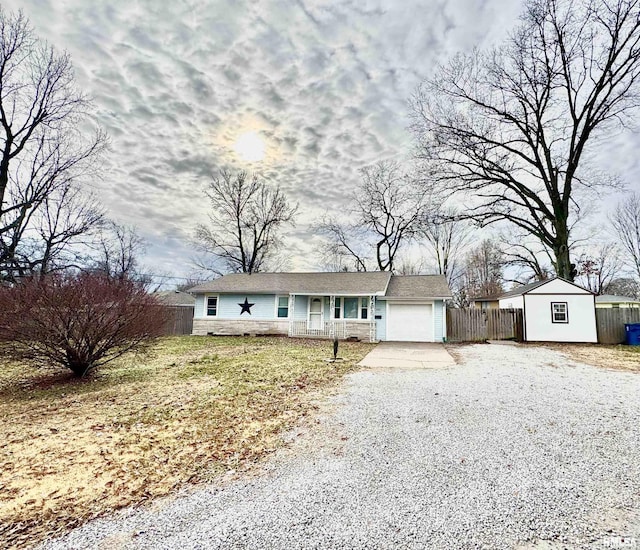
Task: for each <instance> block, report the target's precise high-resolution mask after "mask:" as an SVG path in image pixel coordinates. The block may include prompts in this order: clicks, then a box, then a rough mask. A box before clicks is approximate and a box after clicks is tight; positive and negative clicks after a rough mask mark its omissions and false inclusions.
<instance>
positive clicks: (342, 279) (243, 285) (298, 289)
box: [190, 271, 391, 296]
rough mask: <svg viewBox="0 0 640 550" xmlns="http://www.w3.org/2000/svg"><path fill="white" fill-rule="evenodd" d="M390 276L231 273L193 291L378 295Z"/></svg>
mask: <svg viewBox="0 0 640 550" xmlns="http://www.w3.org/2000/svg"><path fill="white" fill-rule="evenodd" d="M390 277H391V273H389V272H388V271H368V272H363V273H342V272H341V273H252V274H247V273H231V274H229V275H225V276H223V277H220V278H219V279H215V280H214V281H209V282H206V283H203V284H201V285H198V286H195V287H193V288H192V289H191V290H190V292H195V293H202V292H239V293H242V294H245V293H249V294H274V293H275V294H289V293H294V294H362V295H365V294H377V295H380V296H382V295H384V293H385V291H386V289H387V285H388V284H389V278H390Z"/></svg>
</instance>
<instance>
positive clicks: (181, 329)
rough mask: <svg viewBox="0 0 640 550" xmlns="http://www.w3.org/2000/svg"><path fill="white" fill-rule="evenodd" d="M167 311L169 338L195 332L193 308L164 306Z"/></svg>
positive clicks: (167, 333)
mask: <svg viewBox="0 0 640 550" xmlns="http://www.w3.org/2000/svg"><path fill="white" fill-rule="evenodd" d="M162 307H164V308H166V311H167V324H166V327H165V334H166V335H167V336H180V335H183V334H191V331H192V330H193V309H194V308H193V306H162Z"/></svg>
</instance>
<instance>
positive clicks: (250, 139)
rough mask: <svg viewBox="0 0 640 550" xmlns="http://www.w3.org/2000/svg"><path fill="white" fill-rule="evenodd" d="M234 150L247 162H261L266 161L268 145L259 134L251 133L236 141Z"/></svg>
mask: <svg viewBox="0 0 640 550" xmlns="http://www.w3.org/2000/svg"><path fill="white" fill-rule="evenodd" d="M233 149H234V151H235V152H236V153H237V154H238V156H239V157H240V158H241V159H242V160H244V161H246V162H260V161H261V160H263V159H264V156H265V152H266V145H265V143H264V140H263V139H262V138H261V137H260V135H259V134H258V132H255V131H250V132H245V133H244V134H242V135H241V136H240V137H239V138H238V139H237V140H236V142H235V143H234V145H233Z"/></svg>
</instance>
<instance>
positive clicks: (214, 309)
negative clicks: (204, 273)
mask: <svg viewBox="0 0 640 550" xmlns="http://www.w3.org/2000/svg"><path fill="white" fill-rule="evenodd" d="M217 315H218V297H217V296H207V316H208V317H216V316H217Z"/></svg>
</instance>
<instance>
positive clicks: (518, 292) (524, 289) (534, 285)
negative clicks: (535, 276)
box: [498, 279, 550, 298]
mask: <svg viewBox="0 0 640 550" xmlns="http://www.w3.org/2000/svg"><path fill="white" fill-rule="evenodd" d="M549 281H550V279H547V280H546V281H535V282H533V283H529V284H528V285H522V286H519V287H517V288H514V289H512V290H510V291H509V292H505V293H504V294H501V295H500V296H499V297H498V298H511V296H520V295H521V294H524V293H525V292H529V291H530V290H533V289H534V288H538V287H539V286H542V285H543V284H545V283H548V282H549Z"/></svg>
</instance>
